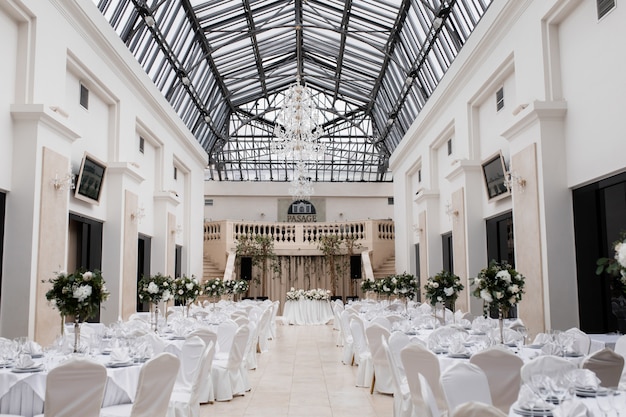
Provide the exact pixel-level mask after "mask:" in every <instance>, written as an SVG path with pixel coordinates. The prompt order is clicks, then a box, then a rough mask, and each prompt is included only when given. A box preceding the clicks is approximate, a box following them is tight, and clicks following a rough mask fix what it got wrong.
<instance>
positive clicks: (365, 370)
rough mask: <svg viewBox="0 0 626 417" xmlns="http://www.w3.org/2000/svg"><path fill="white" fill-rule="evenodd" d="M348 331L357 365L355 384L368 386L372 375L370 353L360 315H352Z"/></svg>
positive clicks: (372, 367)
mask: <svg viewBox="0 0 626 417" xmlns="http://www.w3.org/2000/svg"><path fill="white" fill-rule="evenodd" d="M350 332H351V333H352V339H353V341H354V363H355V364H356V365H358V367H359V368H358V369H357V372H356V383H355V384H356V386H357V387H365V388H369V387H370V386H371V384H372V378H373V377H374V365H373V364H372V354H371V352H370V350H369V346H368V344H367V338H366V337H365V326H364V324H363V320H361V318H360V317H357V316H354V317H352V320H350Z"/></svg>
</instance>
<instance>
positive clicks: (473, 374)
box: [441, 362, 492, 410]
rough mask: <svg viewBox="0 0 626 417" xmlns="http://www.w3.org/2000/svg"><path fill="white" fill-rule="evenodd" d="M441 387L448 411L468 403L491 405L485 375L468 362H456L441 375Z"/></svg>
mask: <svg viewBox="0 0 626 417" xmlns="http://www.w3.org/2000/svg"><path fill="white" fill-rule="evenodd" d="M441 387H442V388H443V393H444V394H445V396H446V401H447V402H448V410H454V409H455V408H457V407H458V406H459V405H461V404H463V403H466V402H469V401H479V402H481V403H485V404H489V405H491V404H492V403H491V393H490V392H489V381H488V380H487V375H485V373H484V372H483V370H482V369H480V368H479V367H478V366H476V365H473V364H471V363H469V362H456V363H454V364H453V365H452V366H450V367H449V368H448V369H446V370H445V371H444V372H443V373H442V374H441Z"/></svg>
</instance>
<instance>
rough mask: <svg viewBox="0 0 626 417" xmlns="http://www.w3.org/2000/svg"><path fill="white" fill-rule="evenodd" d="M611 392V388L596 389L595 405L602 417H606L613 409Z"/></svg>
mask: <svg viewBox="0 0 626 417" xmlns="http://www.w3.org/2000/svg"><path fill="white" fill-rule="evenodd" d="M612 397H613V390H612V389H611V388H604V389H602V388H601V389H598V392H597V393H596V404H598V408H599V409H600V411H602V414H603V415H604V417H608V415H609V412H610V411H611V410H612V409H613V400H612Z"/></svg>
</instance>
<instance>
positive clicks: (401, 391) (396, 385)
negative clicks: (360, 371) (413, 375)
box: [381, 337, 413, 417]
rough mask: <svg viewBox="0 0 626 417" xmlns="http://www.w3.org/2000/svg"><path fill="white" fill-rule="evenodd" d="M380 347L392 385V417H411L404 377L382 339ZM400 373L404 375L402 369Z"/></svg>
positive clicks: (409, 393) (410, 405)
mask: <svg viewBox="0 0 626 417" xmlns="http://www.w3.org/2000/svg"><path fill="white" fill-rule="evenodd" d="M381 346H382V348H383V352H384V353H385V356H386V357H387V361H388V362H389V372H390V373H391V382H392V385H393V417H411V412H412V411H413V406H412V403H411V391H410V390H409V384H408V383H407V380H406V375H404V374H402V375H401V374H400V366H399V365H398V364H397V363H396V360H395V358H394V356H393V354H392V353H391V350H390V348H389V344H388V343H387V340H385V338H382V337H381ZM398 359H399V358H398ZM402 372H403V373H404V368H402Z"/></svg>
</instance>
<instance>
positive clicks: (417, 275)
mask: <svg viewBox="0 0 626 417" xmlns="http://www.w3.org/2000/svg"><path fill="white" fill-rule="evenodd" d="M420 267H421V264H420V244H419V243H416V244H415V279H417V288H418V290H417V293H416V298H415V301H419V302H421V301H422V292H421V291H420V290H419V289H420V288H422V282H421V279H420Z"/></svg>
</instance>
